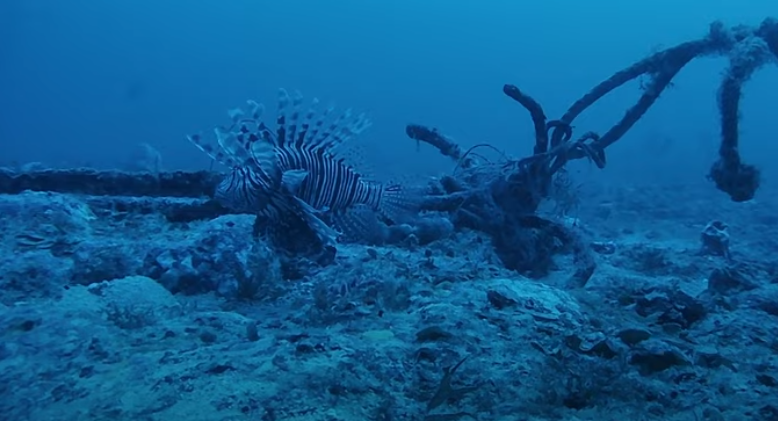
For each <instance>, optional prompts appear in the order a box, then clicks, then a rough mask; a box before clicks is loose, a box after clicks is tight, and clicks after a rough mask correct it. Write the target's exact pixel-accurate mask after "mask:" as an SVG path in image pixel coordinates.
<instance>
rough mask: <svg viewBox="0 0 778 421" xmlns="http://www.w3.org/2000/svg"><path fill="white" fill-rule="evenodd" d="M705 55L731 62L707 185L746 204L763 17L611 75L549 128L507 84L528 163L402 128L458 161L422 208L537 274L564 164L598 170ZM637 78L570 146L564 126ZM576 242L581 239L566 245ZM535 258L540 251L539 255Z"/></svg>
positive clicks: (532, 104) (751, 188) (752, 182)
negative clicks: (608, 113)
mask: <svg viewBox="0 0 778 421" xmlns="http://www.w3.org/2000/svg"><path fill="white" fill-rule="evenodd" d="M706 56H724V57H727V59H728V60H729V62H730V64H729V68H728V70H727V71H726V73H725V74H724V78H723V80H722V82H721V86H720V88H719V94H718V105H719V113H720V116H721V145H720V147H719V159H718V160H717V161H716V162H715V163H713V165H712V166H711V169H710V172H709V174H708V178H709V179H710V180H712V181H713V182H714V183H715V185H716V187H717V188H718V189H719V190H721V191H723V192H725V193H727V194H728V195H729V196H730V198H731V199H732V200H733V201H735V202H743V201H747V200H750V199H752V198H753V197H754V194H755V193H756V190H757V189H758V188H759V182H760V178H759V177H760V173H759V170H758V169H757V168H756V167H754V166H752V165H749V164H746V163H743V162H742V160H741V158H740V154H739V151H738V146H739V133H738V118H739V105H740V100H741V96H742V87H743V84H744V83H745V82H746V81H748V79H749V78H750V76H751V75H752V74H753V73H754V72H755V71H756V70H758V69H759V68H760V67H761V66H763V65H765V64H767V63H768V62H770V61H775V59H776V57H778V21H776V20H775V19H766V20H764V21H763V22H762V24H761V25H760V26H759V27H757V28H750V27H746V26H737V27H734V28H726V27H725V26H724V25H723V24H722V23H720V22H715V23H713V24H711V26H710V29H709V32H708V34H707V35H706V36H705V37H703V38H701V39H699V40H694V41H689V42H685V43H682V44H680V45H677V46H675V47H671V48H668V49H665V50H662V51H659V52H657V53H654V54H652V55H650V56H648V57H646V58H644V59H642V60H640V61H638V62H637V63H635V64H633V65H631V66H629V67H627V68H625V69H622V70H619V71H618V72H616V73H615V74H613V76H611V77H610V78H608V79H606V80H605V81H603V82H602V83H600V84H598V85H597V86H595V87H594V88H592V89H591V90H590V91H589V92H587V93H586V94H585V95H583V96H582V97H581V98H579V99H578V100H576V101H575V102H574V103H573V104H572V105H571V106H570V107H569V108H568V110H567V111H566V112H565V113H564V115H562V117H561V118H559V119H557V120H549V119H548V118H547V117H546V114H545V112H544V111H543V107H542V106H541V104H540V103H539V102H538V101H536V100H535V99H533V98H532V97H531V96H530V95H529V94H527V93H526V92H523V91H522V90H520V89H519V88H518V87H516V86H514V85H510V84H506V85H505V86H504V87H503V93H504V94H505V95H507V96H508V97H509V98H511V99H513V100H514V101H516V102H518V103H519V104H520V105H521V106H522V107H524V108H525V109H526V110H527V111H528V112H529V114H530V117H531V119H532V122H533V126H534V131H535V145H534V148H533V151H532V155H530V156H527V157H523V158H520V159H508V158H505V157H503V159H502V160H501V161H499V162H488V161H485V160H483V159H479V157H478V155H477V154H476V152H475V151H476V150H477V149H479V148H484V147H491V146H490V145H484V144H480V145H476V146H474V147H472V148H470V149H469V150H465V149H464V148H462V147H461V146H460V145H458V144H457V143H456V142H455V141H453V140H452V139H451V138H450V137H448V136H446V135H444V134H443V133H441V132H440V131H438V130H437V129H435V128H429V127H426V126H423V125H419V124H410V125H408V126H407V127H406V134H407V135H408V136H409V137H410V138H412V139H414V140H416V141H417V142H424V143H427V144H429V145H431V146H432V147H434V148H436V149H437V150H438V151H440V153H441V154H443V155H444V156H447V157H449V158H451V159H452V160H453V161H454V162H455V163H456V171H455V172H454V173H453V174H451V175H447V176H444V177H442V178H441V179H440V180H439V182H438V183H436V185H435V187H434V188H433V191H432V192H431V193H432V194H431V195H429V196H428V197H427V200H426V201H425V202H424V204H423V205H422V208H423V209H426V210H430V211H443V212H447V213H449V214H450V215H452V222H453V223H454V225H455V226H456V227H466V228H470V229H476V230H479V231H483V232H486V233H489V234H490V235H492V237H493V238H494V242H495V247H496V248H497V251H498V254H499V255H500V256H501V258H502V259H503V262H504V263H505V264H506V266H508V267H510V268H514V269H517V270H520V271H523V272H526V269H527V267H526V265H527V264H530V263H532V264H534V269H537V268H538V265H537V264H536V263H535V262H537V261H538V257H542V256H544V255H550V254H553V253H554V252H556V251H558V250H555V247H557V246H556V245H557V244H560V241H559V240H560V237H559V236H558V235H553V234H551V233H549V232H548V231H547V230H543V229H540V230H539V229H538V225H537V222H538V221H539V219H538V218H537V216H536V215H535V214H536V211H537V209H538V206H539V205H540V204H541V202H542V201H543V200H544V199H546V198H548V196H549V193H550V191H551V189H552V187H554V185H555V183H556V182H557V181H558V180H559V179H560V178H562V179H564V177H565V175H566V174H565V164H567V163H568V162H569V161H571V160H576V159H581V158H586V159H588V160H589V161H591V162H592V163H594V164H595V165H596V166H597V167H598V168H604V167H605V165H606V164H607V160H606V154H605V151H606V149H607V148H608V147H609V146H610V145H613V144H614V143H616V142H617V141H619V139H621V138H622V137H623V136H624V134H626V133H627V131H629V129H630V128H632V126H634V124H635V123H637V121H638V120H639V119H640V118H641V117H642V116H643V115H644V114H645V113H646V112H647V111H648V110H649V108H650V107H651V106H652V105H653V104H654V103H655V102H656V100H657V99H659V96H660V95H661V94H662V92H664V90H665V89H666V88H667V87H668V86H669V85H670V83H671V81H672V80H673V78H674V77H675V76H676V75H677V74H678V72H680V71H681V69H683V67H684V66H686V64H688V63H689V62H690V61H692V60H693V59H695V58H700V57H706ZM643 76H645V77H648V81H647V82H646V83H644V84H643V86H642V89H643V94H642V95H641V97H640V98H639V99H638V101H637V103H635V104H634V105H633V106H632V107H630V108H629V109H628V110H627V112H626V113H625V114H624V116H623V117H622V119H621V120H620V121H618V122H617V123H616V124H615V125H614V126H613V127H611V128H610V129H608V130H607V131H606V132H605V133H604V134H602V135H600V134H598V133H595V132H591V131H590V132H586V133H583V134H581V135H580V136H578V137H577V138H576V139H575V140H573V127H572V123H573V121H574V120H575V119H576V117H578V116H579V115H580V114H581V113H583V112H584V111H585V110H586V109H588V108H589V107H590V106H592V105H593V104H594V103H595V102H597V101H598V100H600V99H601V98H602V97H604V96H605V95H607V94H608V93H610V92H611V91H613V90H615V89H616V88H619V87H621V86H622V85H624V84H625V83H627V82H629V81H631V80H634V79H637V78H639V77H643ZM463 151H464V152H463ZM528 216H532V218H528ZM544 225H545V226H546V227H552V226H554V227H555V228H554V231H555V232H557V233H559V232H565V229H564V227H561V226H557V225H558V224H555V223H554V222H552V221H547V222H546V223H545V224H544ZM531 230H535V232H534V233H533V232H532V231H531ZM565 237H566V238H561V240H564V241H562V243H561V244H562V245H567V244H570V239H576V235H573V234H570V235H566V236H565ZM577 242H580V240H573V242H572V243H573V244H575V243H577ZM578 249H586V247H583V248H581V247H578ZM537 250H542V251H541V252H540V253H537ZM581 256H582V261H584V262H591V261H592V259H591V258H589V257H586V256H587V255H586V253H581ZM541 260H542V259H541ZM587 264H589V263H587ZM587 264H585V267H586V265H587ZM592 264H593V263H592ZM540 267H541V268H542V265H541V266H540ZM593 270H594V268H593V267H588V269H586V270H583V271H582V274H585V273H588V274H591V273H592V272H593ZM586 279H588V277H586V276H584V277H583V278H582V279H580V280H579V281H578V282H579V283H585V281H586Z"/></svg>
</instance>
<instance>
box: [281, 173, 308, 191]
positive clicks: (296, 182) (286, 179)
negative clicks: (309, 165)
mask: <svg viewBox="0 0 778 421" xmlns="http://www.w3.org/2000/svg"><path fill="white" fill-rule="evenodd" d="M307 176H308V171H306V170H300V169H298V170H288V171H284V173H283V175H282V176H281V184H282V185H283V186H284V187H285V188H286V189H287V190H288V191H289V192H291V193H297V191H298V190H299V189H300V185H302V184H303V181H305V177H307Z"/></svg>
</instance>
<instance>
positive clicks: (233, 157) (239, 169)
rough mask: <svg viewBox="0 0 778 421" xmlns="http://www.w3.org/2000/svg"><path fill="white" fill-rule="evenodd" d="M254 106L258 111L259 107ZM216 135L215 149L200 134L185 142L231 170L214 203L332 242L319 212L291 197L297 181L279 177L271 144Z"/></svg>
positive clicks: (334, 234) (220, 132)
mask: <svg viewBox="0 0 778 421" xmlns="http://www.w3.org/2000/svg"><path fill="white" fill-rule="evenodd" d="M254 105H255V106H256V109H257V110H259V105H258V104H254ZM215 133H216V137H215V139H216V145H214V144H212V143H210V142H207V141H206V140H205V139H204V138H203V136H201V135H199V134H195V135H190V136H187V139H189V141H190V142H192V143H193V144H194V145H195V146H197V147H198V148H199V149H200V150H202V151H203V152H205V153H206V154H207V155H208V156H210V157H211V159H213V160H214V161H216V162H218V163H220V164H222V165H224V166H226V167H228V168H230V172H229V173H228V174H227V176H226V177H225V178H224V179H223V180H222V181H221V182H220V183H219V185H218V186H217V187H216V191H215V192H214V199H216V201H218V202H219V203H221V204H222V205H224V206H226V207H228V208H230V209H232V210H234V211H237V212H245V213H252V214H256V215H259V216H261V217H264V218H267V219H269V220H271V221H275V222H276V223H278V224H279V225H281V226H284V225H291V224H292V223H293V220H297V221H302V222H304V223H305V224H307V225H308V227H309V228H311V230H312V231H313V233H314V234H315V235H316V236H317V237H318V239H319V240H320V241H321V242H322V244H324V245H329V244H331V243H333V242H334V241H335V238H336V237H337V232H335V231H334V230H332V229H331V228H330V227H329V226H328V225H327V224H326V223H324V221H322V220H321V219H320V218H319V217H318V216H317V213H318V212H316V211H315V210H314V209H313V208H312V207H310V206H309V205H308V204H307V203H305V202H304V201H302V200H300V199H299V198H298V197H296V196H295V195H294V194H293V193H292V191H293V190H294V189H295V188H296V187H295V185H296V184H299V180H297V179H295V176H294V174H289V175H287V176H283V175H282V174H280V169H279V166H278V161H277V157H276V154H275V151H274V150H273V146H272V144H271V143H268V142H255V141H253V139H238V138H237V137H236V136H235V135H234V134H232V133H229V132H228V131H226V130H225V129H223V128H216V129H215ZM298 178H299V176H298Z"/></svg>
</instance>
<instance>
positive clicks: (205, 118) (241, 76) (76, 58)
mask: <svg viewBox="0 0 778 421" xmlns="http://www.w3.org/2000/svg"><path fill="white" fill-rule="evenodd" d="M773 8H774V6H772V3H771V2H770V1H769V0H759V1H757V0H755V1H750V2H749V3H748V6H744V5H742V4H741V3H735V2H728V1H706V2H685V3H684V4H683V5H678V4H677V2H674V1H670V0H663V1H659V2H657V1H652V2H641V3H634V4H633V3H630V4H626V3H624V2H617V1H598V2H586V3H581V2H572V1H570V2H564V1H557V2H553V3H548V2H533V3H526V2H522V3H518V2H510V1H494V2H490V3H489V5H488V6H485V5H479V6H475V5H473V4H472V3H469V2H459V1H456V2H454V1H442V0H441V1H427V2H424V3H423V4H417V2H407V1H393V2H381V3H377V2H365V1H337V2H328V3H322V2H314V1H302V0H293V1H284V2H267V1H240V0H239V1H231V2H220V1H201V2H197V3H191V2H184V1H167V2H164V3H161V2H156V1H132V2H130V1H121V2H101V1H96V0H95V1H83V0H76V1H68V2H58V1H45V0H38V1H18V0H7V1H4V2H2V4H1V5H0V31H2V32H0V36H1V37H2V40H3V42H2V44H1V45H0V63H1V64H0V75H1V77H0V92H2V95H0V109H2V110H3V111H2V114H1V115H0V156H2V158H3V160H4V161H19V162H27V161H42V162H44V163H47V164H50V165H62V164H67V165H79V164H84V163H86V164H89V165H92V166H101V167H104V166H116V165H120V164H121V163H123V162H124V160H125V159H126V157H127V156H128V155H130V154H131V153H132V152H133V151H134V150H135V148H136V145H137V143H138V142H147V143H149V144H151V145H153V146H154V147H156V148H158V149H159V150H160V152H161V153H162V155H163V157H164V162H165V165H166V166H167V167H168V168H199V167H202V166H203V165H207V161H205V160H204V159H203V158H202V156H201V155H200V154H199V152H198V151H196V150H194V149H193V148H191V147H190V145H189V144H188V143H187V142H186V141H185V140H184V138H183V136H184V135H185V134H188V133H190V132H192V131H196V130H202V129H203V128H205V127H211V125H212V124H215V123H216V122H219V121H221V120H220V119H221V118H222V116H223V115H224V110H225V109H227V108H231V107H234V106H236V105H239V104H241V103H243V101H244V100H246V99H248V98H255V99H258V100H260V101H263V102H269V103H271V104H272V103H273V101H274V100H275V91H276V89H277V88H278V87H285V88H287V89H290V90H299V91H301V92H302V93H303V94H304V95H305V96H306V97H308V98H311V97H314V96H316V97H319V98H321V99H322V100H324V101H326V102H330V101H331V102H333V103H334V104H336V105H340V106H341V107H353V108H354V109H356V110H364V111H368V112H369V113H370V115H371V117H372V118H373V120H374V121H375V125H374V127H373V128H372V129H371V132H370V136H369V137H368V138H366V141H365V142H366V144H367V145H368V146H367V149H368V150H370V151H373V152H375V153H373V155H374V156H373V161H372V162H373V163H374V164H375V166H376V167H378V168H390V169H391V170H392V171H394V172H397V171H405V170H407V169H408V167H407V166H410V168H411V169H412V170H414V171H421V172H425V171H427V172H433V173H434V172H436V171H438V170H440V169H448V163H447V162H446V161H445V160H444V159H439V158H438V156H437V154H435V153H433V152H430V151H425V152H423V153H420V154H417V153H415V148H414V147H413V145H412V143H410V142H408V141H407V140H406V138H405V136H404V133H403V127H404V125H405V124H407V123H409V122H418V123H422V124H428V125H432V126H437V127H441V128H443V129H444V130H445V131H446V133H448V134H450V135H451V136H454V137H455V138H456V139H457V140H458V141H459V142H460V143H462V144H465V145H468V144H475V143H479V142H484V141H486V142H490V143H493V144H495V145H496V146H498V147H500V148H504V149H506V150H507V151H508V152H509V153H511V154H514V155H517V156H518V155H523V154H526V153H528V151H529V148H530V142H529V141H528V140H525V139H530V136H531V125H530V122H529V119H528V118H526V115H525V113H524V111H523V110H521V109H519V108H518V107H517V106H516V105H515V104H513V103H511V101H510V100H508V99H507V98H505V97H504V96H503V95H502V93H501V92H500V88H501V86H502V85H503V84H504V83H513V84H515V85H517V86H519V87H521V88H522V89H524V90H525V91H527V92H528V93H530V94H531V95H533V96H534V97H535V98H537V99H538V100H540V101H541V102H542V103H543V105H544V106H545V107H546V111H547V114H549V117H550V118H555V117H557V116H560V115H561V114H562V112H563V111H564V109H565V108H566V107H567V106H568V105H569V104H571V103H572V101H574V100H575V99H577V98H578V97H579V96H580V95H582V94H583V93H584V92H586V90H588V89H589V88H590V87H592V86H593V85H594V84H596V83H597V82H599V81H601V80H603V79H604V78H605V77H607V76H609V75H610V74H612V72H614V71H616V70H617V69H620V68H622V67H624V66H626V65H628V64H630V63H632V62H633V61H635V60H637V59H639V58H641V57H643V56H645V55H646V54H648V53H650V52H652V51H655V50H657V49H659V48H661V47H667V46H671V45H674V44H677V43H679V42H683V41H686V40H689V39H693V38H698V37H700V36H702V35H704V34H705V33H706V31H707V26H708V24H709V23H710V22H712V21H713V20H722V21H724V22H725V23H727V24H739V23H742V24H750V25H756V24H758V23H759V22H760V21H761V20H762V19H763V18H764V17H765V16H768V15H770V13H771V12H772V11H774V10H773ZM723 65H724V60H707V59H706V60H702V61H700V62H696V63H693V64H692V65H691V66H690V67H689V68H687V69H685V70H684V72H683V73H682V74H681V75H680V76H679V77H678V79H677V80H676V82H675V89H673V90H671V91H670V92H668V93H666V98H663V99H662V101H660V103H659V104H658V105H657V106H656V107H654V109H652V110H651V112H650V113H649V115H647V116H646V117H645V119H644V120H643V121H642V122H641V123H640V124H639V125H638V127H636V128H635V129H634V130H633V131H632V132H631V133H630V134H629V136H628V137H627V138H626V139H625V141H624V142H622V143H624V145H623V146H622V145H619V146H618V148H614V150H613V152H611V153H612V154H614V159H612V160H611V161H612V162H613V165H612V168H611V170H612V171H614V172H615V171H625V172H626V171H630V172H632V173H633V174H632V175H634V176H635V177H638V178H639V177H641V176H643V175H645V172H646V171H651V170H650V168H651V167H650V165H643V164H642V163H638V165H637V167H635V164H636V163H635V161H636V160H635V159H634V157H633V158H629V157H630V156H632V152H633V151H635V150H636V149H640V148H644V149H645V148H647V146H646V143H651V139H654V138H656V137H669V138H672V142H670V143H672V146H673V148H675V150H674V151H673V154H674V156H675V157H676V158H677V159H685V158H689V159H691V162H690V165H691V166H693V167H694V168H693V171H691V170H690V171H688V173H687V172H686V171H685V170H680V169H679V170H678V171H680V172H683V175H684V176H687V175H688V176H690V177H691V176H693V175H698V174H699V171H700V170H702V171H704V168H705V167H706V166H707V165H708V164H707V162H709V160H708V159H707V158H708V156H709V155H706V156H705V157H700V156H699V155H700V154H711V153H712V151H713V150H714V149H715V146H714V145H715V138H716V137H717V129H716V122H715V119H716V108H715V99H714V98H715V96H714V95H715V93H716V89H717V86H718V80H719V74H720V72H721V70H722V68H723ZM776 75H778V72H777V71H776V68H775V66H773V68H770V69H768V70H765V71H762V72H760V73H758V74H757V75H756V77H755V78H754V80H753V82H751V83H750V84H749V85H748V86H747V92H746V94H747V100H746V101H745V103H744V107H745V111H744V115H745V116H746V120H745V122H744V125H743V130H744V132H745V133H746V135H747V138H746V139H745V141H744V144H745V148H744V149H745V153H746V154H747V156H749V157H752V158H753V160H754V161H755V163H757V164H761V163H763V162H765V163H766V161H760V159H765V158H763V157H764V154H762V153H760V152H761V151H762V150H764V151H769V152H770V153H774V152H775V148H776V146H775V142H768V141H767V139H766V138H765V137H764V136H761V135H760V133H768V132H769V131H770V130H771V127H772V123H771V122H770V119H771V118H772V117H771V116H772V114H771V111H770V107H771V106H772V105H771V104H772V102H771V101H773V99H772V98H773V96H772V94H771V92H772V90H771V89H770V88H771V87H773V86H775V83H776V82H775V80H776V77H778V76H776ZM634 86H635V85H631V86H630V87H629V88H634ZM629 88H625V89H624V90H622V91H618V92H616V93H615V94H614V95H613V96H612V97H609V98H608V99H607V100H605V101H604V102H603V104H602V105H599V106H598V107H596V108H595V109H593V110H591V112H589V113H587V114H586V115H584V116H582V117H581V119H580V120H577V121H576V123H577V125H578V127H579V130H581V131H583V130H595V131H604V130H605V128H606V127H608V125H609V124H610V123H612V122H615V121H616V119H617V118H619V117H620V116H621V114H622V112H623V110H624V109H625V108H626V106H627V105H628V104H630V103H631V101H633V100H634V99H635V98H636V90H635V89H629ZM761 142H764V145H762V144H761ZM633 148H634V149H633ZM761 148H765V149H761ZM616 156H618V157H619V158H616ZM621 156H623V157H624V158H623V159H622V158H620V157H621ZM678 157H680V158H678ZM689 159H687V161H688V160H689ZM640 160H641V161H642V158H641V159H640ZM400 162H401V163H400ZM673 162H675V161H673ZM622 164H623V165H622ZM398 167H399V168H398Z"/></svg>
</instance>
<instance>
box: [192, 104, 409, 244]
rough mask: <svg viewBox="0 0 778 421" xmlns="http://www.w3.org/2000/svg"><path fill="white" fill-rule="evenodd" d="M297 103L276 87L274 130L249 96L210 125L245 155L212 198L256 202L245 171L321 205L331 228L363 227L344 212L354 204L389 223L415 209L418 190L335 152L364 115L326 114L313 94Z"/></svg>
mask: <svg viewBox="0 0 778 421" xmlns="http://www.w3.org/2000/svg"><path fill="white" fill-rule="evenodd" d="M302 102H303V99H302V96H301V95H299V94H297V95H296V96H295V97H293V98H292V97H290V96H289V94H288V93H287V92H286V91H285V90H283V89H282V90H280V91H279V97H278V113H277V117H276V130H275V131H271V130H270V129H269V128H268V126H267V125H266V124H265V123H264V122H263V121H262V114H263V110H264V107H263V106H262V105H260V104H258V103H256V102H253V101H249V103H248V105H249V107H248V109H247V110H245V111H244V110H234V111H232V112H231V116H232V119H233V125H232V126H231V127H229V128H226V129H224V128H223V129H217V138H220V139H229V141H228V142H224V141H220V144H225V143H227V144H230V145H235V146H233V148H238V149H241V151H242V152H243V151H248V155H249V156H250V157H251V158H252V159H248V160H244V164H243V166H242V167H241V166H240V165H238V166H237V167H233V168H236V169H234V170H233V175H232V177H228V178H232V181H230V182H229V183H227V180H225V182H224V183H222V186H221V187H220V189H219V190H218V191H217V197H218V198H219V200H220V201H222V202H223V203H228V206H230V207H232V208H238V209H247V210H248V209H256V203H252V202H251V200H249V199H251V197H252V193H251V192H252V189H256V190H263V189H265V187H263V186H262V185H260V184H259V183H256V182H254V178H256V176H253V175H252V174H254V173H256V172H260V173H262V174H266V175H267V178H268V179H271V180H278V181H276V182H275V185H277V186H280V187H281V188H282V189H285V190H284V191H286V192H288V193H291V194H293V195H294V196H295V197H297V198H299V199H300V200H302V201H303V202H305V203H306V204H307V205H308V206H310V207H311V208H313V209H315V212H328V213H329V214H330V215H332V216H333V220H334V221H336V223H337V224H338V225H341V226H339V228H346V227H344V226H343V225H349V227H350V228H352V229H353V228H354V227H356V226H364V224H363V223H361V222H359V221H356V222H359V223H354V222H355V221H354V220H353V218H349V217H348V215H352V216H353V215H357V213H355V212H351V211H352V210H354V209H363V208H367V209H370V210H372V211H374V212H376V213H378V214H380V215H382V216H384V217H385V218H387V219H389V220H393V221H395V222H396V221H397V220H398V219H399V218H402V217H403V216H405V215H408V214H409V213H411V212H413V211H415V210H416V209H417V205H418V197H417V196H415V195H412V194H408V191H407V190H406V189H405V188H404V187H403V186H402V185H400V184H383V183H377V182H373V181H370V180H368V179H367V178H366V177H365V176H364V175H363V174H361V173H360V172H359V171H358V170H357V169H356V168H355V167H354V166H353V165H351V164H350V163H348V162H347V159H346V158H345V157H344V156H342V154H341V153H339V152H338V150H339V149H341V148H342V147H343V145H344V144H345V143H346V142H347V141H349V140H350V139H352V138H354V137H355V136H357V135H359V134H360V133H362V132H363V131H364V130H365V129H367V128H368V127H369V126H370V121H369V120H368V119H367V118H365V117H364V115H359V116H356V117H354V116H352V114H351V112H350V110H347V111H346V112H344V113H343V114H341V115H340V116H338V117H336V118H334V119H333V118H331V115H332V113H333V110H332V108H328V109H326V110H324V111H323V112H319V111H317V110H316V107H317V105H318V103H319V102H318V100H316V99H314V100H313V101H312V103H311V105H310V107H309V108H308V109H307V110H306V111H305V112H303V110H302ZM190 140H191V138H190ZM193 142H195V143H196V144H197V142H196V141H194V140H193ZM198 146H199V145H198ZM200 148H201V149H203V147H202V146H200ZM203 150H205V149H203ZM206 152H208V151H207V150H206ZM246 168H249V169H250V170H248V171H247V170H246ZM256 168H258V170H257V169H256Z"/></svg>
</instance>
